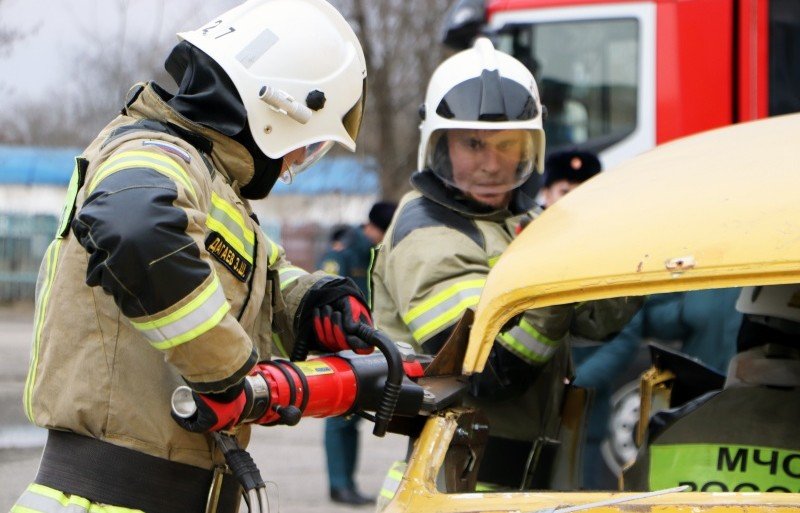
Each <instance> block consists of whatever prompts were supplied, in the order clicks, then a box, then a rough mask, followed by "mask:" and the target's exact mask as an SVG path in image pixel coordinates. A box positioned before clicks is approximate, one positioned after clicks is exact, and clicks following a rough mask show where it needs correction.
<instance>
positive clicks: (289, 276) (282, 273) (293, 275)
mask: <svg viewBox="0 0 800 513" xmlns="http://www.w3.org/2000/svg"><path fill="white" fill-rule="evenodd" d="M306 274H308V272H307V271H306V270H305V269H301V268H299V267H295V266H293V265H290V266H287V267H281V269H280V270H279V271H278V277H279V278H280V280H281V290H283V289H285V288H286V287H288V286H289V285H290V284H291V283H292V282H294V281H295V280H297V279H298V278H299V277H301V276H304V275H306Z"/></svg>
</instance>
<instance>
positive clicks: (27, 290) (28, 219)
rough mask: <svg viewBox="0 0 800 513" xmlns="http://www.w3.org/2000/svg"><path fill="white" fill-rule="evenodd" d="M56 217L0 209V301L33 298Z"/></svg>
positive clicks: (55, 225)
mask: <svg viewBox="0 0 800 513" xmlns="http://www.w3.org/2000/svg"><path fill="white" fill-rule="evenodd" d="M57 224H58V218H57V217H56V216H53V215H39V214H37V215H27V214H8V213H6V214H4V213H0V302H13V301H20V300H24V301H33V296H34V291H35V289H36V275H37V273H38V272H39V264H40V263H41V261H42V257H43V256H44V253H45V251H46V250H47V246H48V244H50V241H51V240H53V235H54V234H55V232H56V227H57Z"/></svg>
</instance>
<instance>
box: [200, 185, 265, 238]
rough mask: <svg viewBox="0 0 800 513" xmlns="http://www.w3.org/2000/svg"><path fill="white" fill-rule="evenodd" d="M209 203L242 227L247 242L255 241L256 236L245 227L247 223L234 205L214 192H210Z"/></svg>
mask: <svg viewBox="0 0 800 513" xmlns="http://www.w3.org/2000/svg"><path fill="white" fill-rule="evenodd" d="M211 203H212V204H213V205H214V206H215V207H217V208H218V209H220V210H222V211H223V212H225V213H226V214H228V217H230V218H231V220H232V221H233V222H234V223H236V224H237V225H239V226H240V227H241V228H242V231H243V232H244V238H245V240H246V241H247V242H249V243H250V244H253V243H255V240H256V238H255V235H254V234H253V231H252V230H250V229H248V228H247V223H246V222H245V220H244V217H243V216H242V213H241V212H239V210H238V209H237V208H236V207H235V206H233V205H232V204H230V203H228V202H227V201H225V200H224V199H222V198H221V197H220V196H219V195H217V193H216V192H212V193H211Z"/></svg>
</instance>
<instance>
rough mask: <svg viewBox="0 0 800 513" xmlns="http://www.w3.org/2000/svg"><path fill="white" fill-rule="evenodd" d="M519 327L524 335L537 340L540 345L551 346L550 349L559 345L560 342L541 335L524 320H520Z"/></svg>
mask: <svg viewBox="0 0 800 513" xmlns="http://www.w3.org/2000/svg"><path fill="white" fill-rule="evenodd" d="M519 327H520V329H521V330H522V331H524V332H525V333H527V334H528V335H530V336H531V337H533V338H535V339H536V340H538V341H539V342H541V343H542V344H545V345H548V346H552V347H556V346H558V344H560V343H561V341H560V340H553V339H552V338H550V337H547V336H545V335H543V334H542V333H541V332H540V331H539V330H537V329H536V328H534V327H533V325H531V324H530V323H529V322H528V321H526V320H525V319H522V320H521V321H520V322H519Z"/></svg>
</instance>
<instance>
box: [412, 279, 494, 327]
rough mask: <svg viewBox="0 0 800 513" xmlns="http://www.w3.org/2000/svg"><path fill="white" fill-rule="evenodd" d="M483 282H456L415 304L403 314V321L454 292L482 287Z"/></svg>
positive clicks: (428, 308) (417, 315) (484, 280)
mask: <svg viewBox="0 0 800 513" xmlns="http://www.w3.org/2000/svg"><path fill="white" fill-rule="evenodd" d="M485 284H486V279H477V280H466V281H461V282H458V283H456V284H455V285H453V286H451V287H448V288H446V289H444V290H443V291H441V292H439V293H438V294H436V295H434V296H433V297H431V298H429V299H426V300H425V301H423V302H422V303H420V304H418V305H417V306H415V307H414V308H412V309H411V310H409V311H408V313H407V314H405V315H404V316H403V321H404V322H405V323H406V324H408V323H410V322H411V321H413V320H414V319H416V318H417V317H419V316H420V315H422V314H424V313H425V312H427V311H428V310H430V309H431V308H432V307H434V306H436V305H438V304H439V303H443V302H444V301H446V300H448V299H450V297H451V296H454V295H455V294H456V293H458V292H460V291H462V290H465V289H473V288H483V286H484V285H485Z"/></svg>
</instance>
